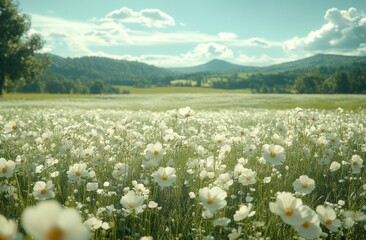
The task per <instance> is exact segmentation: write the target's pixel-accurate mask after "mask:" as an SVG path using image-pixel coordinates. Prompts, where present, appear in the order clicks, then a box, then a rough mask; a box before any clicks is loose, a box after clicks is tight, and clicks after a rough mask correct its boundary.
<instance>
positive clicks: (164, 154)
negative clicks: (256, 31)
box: [0, 106, 366, 240]
mask: <svg viewBox="0 0 366 240" xmlns="http://www.w3.org/2000/svg"><path fill="white" fill-rule="evenodd" d="M365 116H366V111H365V110H357V111H346V110H343V109H337V110H334V111H333V110H327V111H325V110H309V109H301V108H296V109H289V110H263V109H262V110H254V109H243V110H239V109H235V110H221V111H209V110H195V109H192V108H190V107H185V108H180V109H173V110H169V111H155V112H153V111H147V110H140V111H132V110H131V111H130V110H128V111H127V110H119V109H102V108H95V107H93V106H90V107H89V108H83V109H76V108H72V107H70V106H68V107H60V106H59V107H58V108H57V109H53V108H49V107H47V108H46V107H44V106H42V107H20V106H19V107H12V108H0V125H1V130H0V199H1V201H0V203H1V205H0V239H1V240H3V239H7V240H9V239H22V238H27V239H30V238H31V237H33V238H34V239H41V240H61V239H75V240H77V239H81V240H82V239H291V238H292V239H318V238H324V239H325V238H328V239H341V238H342V237H343V238H345V239H364V238H365V236H366V171H365V167H364V165H365V164H364V160H365V159H366V118H365Z"/></svg>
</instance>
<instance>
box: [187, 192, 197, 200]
mask: <svg viewBox="0 0 366 240" xmlns="http://www.w3.org/2000/svg"><path fill="white" fill-rule="evenodd" d="M188 195H189V198H191V199H192V198H195V197H196V194H194V192H189V193H188Z"/></svg>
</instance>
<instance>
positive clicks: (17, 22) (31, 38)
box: [0, 0, 48, 95]
mask: <svg viewBox="0 0 366 240" xmlns="http://www.w3.org/2000/svg"><path fill="white" fill-rule="evenodd" d="M30 26H31V25H30V20H29V17H28V16H27V15H25V14H22V13H19V12H18V9H17V5H16V4H15V3H13V1H12V0H1V1H0V66H1V68H0V95H2V90H3V88H4V86H5V84H7V85H9V86H21V85H22V84H24V83H26V82H30V81H31V80H32V79H33V78H34V77H35V76H36V75H37V74H39V73H40V72H41V71H42V70H43V69H44V67H45V66H46V65H47V63H48V62H47V59H46V58H44V57H37V56H36V55H35V53H36V52H37V51H38V50H40V49H41V48H42V45H43V42H42V40H41V37H40V36H39V35H37V34H33V35H27V33H28V31H29V29H30Z"/></svg>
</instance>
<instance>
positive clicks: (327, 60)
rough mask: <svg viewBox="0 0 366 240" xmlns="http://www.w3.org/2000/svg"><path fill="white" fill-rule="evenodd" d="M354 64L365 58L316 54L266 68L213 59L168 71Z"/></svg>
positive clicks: (285, 69) (209, 71) (276, 69)
mask: <svg viewBox="0 0 366 240" xmlns="http://www.w3.org/2000/svg"><path fill="white" fill-rule="evenodd" d="M355 63H365V64H366V56H364V57H356V56H342V55H332V54H317V55H314V56H312V57H308V58H303V59H300V60H296V61H291V62H285V63H281V64H275V65H271V66H266V67H254V66H242V65H237V64H232V63H229V62H227V61H224V60H218V59H214V60H211V61H209V62H207V63H205V64H201V65H198V66H193V67H182V68H170V70H172V71H177V72H181V73H198V72H207V73H229V72H285V71H291V70H300V71H305V70H309V69H316V68H320V67H330V68H340V67H347V66H351V65H353V64H355Z"/></svg>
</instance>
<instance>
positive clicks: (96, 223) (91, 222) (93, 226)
mask: <svg viewBox="0 0 366 240" xmlns="http://www.w3.org/2000/svg"><path fill="white" fill-rule="evenodd" d="M102 224H103V221H102V220H100V219H97V218H95V217H91V218H89V219H88V220H86V221H85V225H86V226H88V227H89V229H90V230H92V231H94V230H97V229H99V228H101V227H102Z"/></svg>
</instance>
